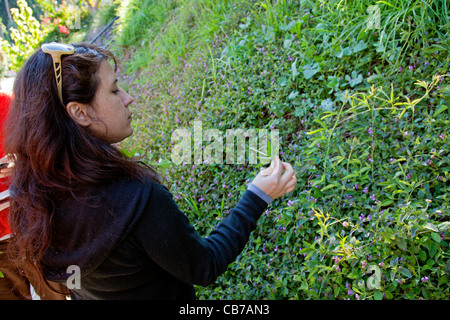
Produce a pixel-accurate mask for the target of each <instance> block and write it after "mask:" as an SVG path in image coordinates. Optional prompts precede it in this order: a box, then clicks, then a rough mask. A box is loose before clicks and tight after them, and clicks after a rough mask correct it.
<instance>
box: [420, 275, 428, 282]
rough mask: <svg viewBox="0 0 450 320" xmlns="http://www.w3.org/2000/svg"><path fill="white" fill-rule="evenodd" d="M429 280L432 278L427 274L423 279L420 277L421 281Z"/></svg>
mask: <svg viewBox="0 0 450 320" xmlns="http://www.w3.org/2000/svg"><path fill="white" fill-rule="evenodd" d="M428 280H430V278H428V277H427V276H425V277H423V278H422V279H420V281H422V282H426V281H428Z"/></svg>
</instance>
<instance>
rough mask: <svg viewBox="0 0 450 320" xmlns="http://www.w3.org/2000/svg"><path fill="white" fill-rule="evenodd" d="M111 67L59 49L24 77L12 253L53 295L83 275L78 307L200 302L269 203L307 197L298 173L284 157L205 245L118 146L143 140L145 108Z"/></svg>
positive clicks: (18, 107)
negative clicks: (110, 302)
mask: <svg viewBox="0 0 450 320" xmlns="http://www.w3.org/2000/svg"><path fill="white" fill-rule="evenodd" d="M111 62H113V63H114V65H115V60H114V57H113V56H112V54H111V53H110V52H109V51H106V50H104V49H101V48H97V47H94V46H91V45H84V44H81V45H74V46H73V47H72V46H68V45H63V44H56V43H51V44H45V45H43V46H42V49H39V50H37V51H36V52H35V53H34V54H33V55H32V56H31V57H30V58H29V59H28V61H27V62H26V63H25V65H24V66H23V67H22V69H21V70H20V72H19V73H18V75H17V78H16V82H15V85H14V95H15V99H14V103H13V105H12V108H11V114H10V116H9V119H8V130H7V140H6V146H7V152H8V153H10V154H14V155H15V156H16V162H15V167H14V173H13V179H12V181H11V188H10V189H11V212H10V215H11V217H10V223H11V228H12V232H13V238H14V241H12V242H11V244H12V246H11V251H10V252H11V254H12V255H14V256H15V257H16V259H17V261H19V262H20V263H21V264H23V265H24V266H26V268H27V269H32V270H34V272H35V273H37V274H39V275H44V277H41V284H42V285H44V284H46V283H48V281H54V282H60V283H65V284H66V280H67V279H70V280H71V281H72V280H73V278H72V276H77V274H75V273H73V274H72V272H73V270H79V271H80V277H79V278H78V279H75V282H73V283H72V285H70V286H69V287H70V288H69V289H71V290H70V293H71V296H72V298H73V299H195V292H194V288H193V284H199V285H208V284H210V283H212V282H214V281H215V279H216V278H217V277H218V276H219V275H220V274H221V273H223V272H224V271H225V270H226V267H227V265H228V264H229V263H231V262H232V261H233V260H234V259H235V258H236V257H237V255H238V254H239V253H240V252H241V251H242V249H243V247H244V246H245V244H246V243H247V241H248V238H249V235H250V233H251V231H252V230H253V229H254V228H255V226H256V221H257V219H258V218H259V216H260V215H261V214H262V212H263V211H264V210H265V209H266V207H267V206H268V203H270V201H271V200H272V199H275V198H278V197H280V196H282V195H284V194H286V193H288V192H290V191H292V190H293V189H294V188H295V183H296V179H295V175H294V171H293V170H292V167H291V166H290V165H289V164H287V163H281V162H280V160H279V159H278V158H276V159H275V164H274V168H268V169H266V170H265V171H264V172H261V173H260V174H258V175H257V176H256V177H255V179H254V180H253V182H252V184H250V186H249V190H247V191H246V192H245V193H244V195H243V196H242V198H241V199H240V200H239V202H238V204H237V205H236V207H235V208H234V209H232V210H231V213H230V214H229V216H228V217H227V218H226V219H224V220H223V221H222V223H220V224H219V225H218V226H217V228H216V229H215V230H214V231H212V232H211V233H210V235H209V236H208V237H207V238H204V239H203V238H200V237H199V235H198V234H197V232H196V231H195V230H194V228H193V227H192V225H191V224H190V223H189V221H188V219H187V217H186V216H185V215H184V214H183V213H182V212H181V211H180V210H179V208H178V206H177V205H176V203H175V202H174V199H173V197H172V195H171V193H170V192H169V190H168V189H167V188H166V187H165V186H163V185H162V184H161V183H160V179H159V176H158V174H157V173H156V172H155V171H154V170H153V169H152V168H150V167H147V166H144V165H143V164H141V163H139V162H137V161H135V160H132V159H129V158H127V157H125V156H124V155H123V154H122V153H121V152H120V151H119V150H118V149H117V148H116V147H115V146H114V143H117V142H119V141H122V140H123V139H125V138H127V137H129V136H130V135H131V134H132V133H133V129H132V127H131V125H130V124H131V119H132V118H131V116H132V112H131V111H130V109H129V105H130V104H131V103H132V101H133V100H132V98H131V97H130V96H129V95H128V94H127V93H126V92H124V91H123V90H122V89H120V88H119V86H118V84H117V80H116V76H115V71H114V69H113V67H112V66H111V64H110V63H111ZM283 168H284V174H283V173H282V171H283ZM67 283H68V282H67Z"/></svg>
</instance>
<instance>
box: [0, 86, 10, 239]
mask: <svg viewBox="0 0 450 320" xmlns="http://www.w3.org/2000/svg"><path fill="white" fill-rule="evenodd" d="M10 102H11V97H10V96H9V95H8V94H6V93H3V92H0V158H3V157H4V156H5V151H4V149H3V129H4V123H5V121H6V118H7V116H8V110H9V104H10ZM8 187H9V184H8V179H7V178H5V179H0V192H2V191H5V190H7V189H8ZM8 214H9V209H5V210H2V211H0V238H1V237H3V236H5V235H7V234H10V233H11V230H10V229H9V222H8Z"/></svg>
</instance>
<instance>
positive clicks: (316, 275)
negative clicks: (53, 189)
mask: <svg viewBox="0 0 450 320" xmlns="http://www.w3.org/2000/svg"><path fill="white" fill-rule="evenodd" d="M187 5H189V1H187V0H186V1H179V2H174V8H175V7H176V8H178V9H177V10H175V9H174V10H173V11H171V12H169V13H168V14H167V19H166V20H165V21H164V22H163V25H164V28H157V29H154V30H153V31H152V32H156V34H152V39H163V38H164V35H165V33H164V32H165V31H166V30H179V32H180V33H184V34H183V35H180V36H181V37H184V38H185V39H187V42H178V43H176V42H173V43H172V45H173V46H175V48H177V49H179V50H172V51H171V50H168V48H170V47H169V46H167V47H164V46H163V43H164V42H158V41H160V40H158V41H156V42H155V43H157V44H161V46H159V48H165V49H164V50H160V51H158V54H154V55H153V54H151V55H149V56H147V58H148V60H146V63H145V64H141V63H139V64H134V61H131V62H130V63H129V64H128V68H127V69H126V70H124V72H123V75H122V78H121V82H122V84H123V85H124V86H125V87H126V89H128V91H129V92H130V93H131V94H132V95H133V96H135V97H136V101H135V103H134V105H133V106H132V109H133V111H134V113H135V116H136V119H135V120H134V126H135V135H134V136H133V137H132V138H130V139H128V140H127V141H125V142H124V143H123V145H122V147H123V148H124V150H128V151H126V152H128V153H129V154H135V153H138V154H140V155H144V154H145V158H144V159H145V161H147V162H148V163H151V164H154V165H156V166H159V169H160V172H161V173H162V174H163V176H164V177H165V178H164V180H165V183H166V185H168V186H169V187H170V189H171V192H172V193H173V194H174V197H175V198H176V199H177V200H178V202H179V206H180V208H181V209H182V210H184V211H185V212H186V214H187V215H188V216H189V217H190V219H191V221H192V222H193V223H194V224H195V226H196V227H197V229H198V230H199V231H200V233H201V234H204V235H206V234H207V233H208V232H209V231H210V230H211V229H212V228H213V227H214V225H215V224H216V223H218V222H219V221H220V220H221V219H223V217H225V216H226V215H227V214H228V213H229V210H230V209H231V208H233V206H234V205H235V204H236V202H237V201H238V200H239V198H240V196H241V195H242V193H243V192H244V191H245V188H246V184H247V183H249V182H250V180H251V179H252V178H253V177H254V176H255V175H256V173H257V172H258V170H259V168H260V167H261V166H262V165H261V164H257V165H251V164H249V163H248V161H247V162H246V163H245V164H239V165H228V164H217V165H206V164H204V163H202V164H184V165H180V166H177V165H174V164H171V163H170V159H171V150H172V148H173V143H172V141H171V134H172V132H173V131H174V130H175V129H177V128H182V127H185V128H192V127H193V121H194V120H201V121H202V123H203V130H207V129H210V128H214V129H218V130H220V131H223V132H224V131H225V130H226V129H237V128H239V127H241V128H243V129H246V128H256V129H259V128H261V129H264V128H265V129H271V128H275V129H278V130H279V131H280V137H281V144H280V145H281V148H280V155H281V158H282V159H284V160H285V161H287V162H289V163H291V164H292V165H293V167H294V169H295V171H296V175H297V178H298V181H299V182H298V186H297V188H296V190H295V191H294V192H292V193H291V194H289V195H287V196H285V197H283V198H281V199H277V200H275V201H274V202H273V204H272V205H271V207H270V208H269V210H267V211H266V212H265V213H264V214H263V216H262V217H261V219H260V221H259V223H258V227H257V229H256V230H255V231H254V233H253V236H252V238H251V240H250V242H249V244H248V245H247V246H246V248H245V249H244V252H243V253H242V254H241V255H240V256H239V257H238V259H237V260H236V261H235V262H234V263H232V264H231V265H230V266H229V269H228V270H227V272H226V273H225V274H224V275H222V276H221V277H220V278H219V280H218V281H217V282H216V283H215V284H214V285H211V286H209V287H207V288H200V287H198V288H197V290H198V297H199V298H200V299H445V298H447V297H448V296H449V294H450V292H449V290H450V288H449V284H448V283H449V281H448V280H449V272H450V256H449V247H448V246H449V237H450V233H449V224H450V222H449V220H450V219H449V217H450V213H449V196H448V195H449V194H450V193H449V191H450V182H449V181H450V180H449V178H450V174H449V153H448V150H449V137H450V129H449V115H450V111H449V109H448V105H449V102H450V101H449V100H450V98H449V90H448V89H449V86H448V74H446V72H448V65H449V62H450V57H449V51H448V46H449V43H448V39H447V38H446V30H445V28H446V27H445V25H448V17H447V16H446V15H445V14H444V12H445V8H446V3H445V1H434V2H432V3H431V2H427V1H413V2H409V1H400V0H398V1H383V2H379V4H378V9H380V16H379V18H380V24H379V29H370V28H369V27H371V26H372V24H369V22H370V21H371V20H370V19H371V17H372V15H373V14H374V13H373V11H370V10H369V11H368V9H369V6H370V5H371V3H369V2H368V1H347V2H343V1H328V2H326V3H325V2H323V1H278V2H277V3H276V4H273V3H271V2H269V1H257V2H256V1H255V2H248V1H246V2H244V1H235V3H233V7H232V10H231V7H229V6H230V5H231V4H228V7H227V4H226V3H225V2H224V3H221V5H223V7H222V8H221V9H220V10H215V11H213V10H211V7H210V6H209V3H208V2H206V1H205V3H203V4H202V6H199V7H198V10H197V11H196V17H197V18H195V19H192V20H190V21H193V22H192V25H191V27H190V28H189V29H177V28H176V27H177V24H178V23H179V22H180V21H186V19H187V13H188V12H189V11H188V10H183V9H180V8H182V7H183V6H187ZM372 9H373V7H372ZM226 12H228V13H227V14H225V13H226ZM409 16H411V17H413V19H409V18H407V17H409ZM169 17H170V18H169ZM200 17H202V18H200ZM130 20H132V18H130ZM127 21H128V20H124V21H123V22H122V23H124V24H125V25H124V26H123V28H126V27H127V25H126V24H127ZM208 21H211V22H210V25H208V23H207V22H208ZM130 23H132V22H130ZM414 24H415V26H414ZM182 25H184V24H182ZM199 25H203V30H210V31H208V32H202V33H201V36H200V32H201V31H199V30H198V28H197V27H198V26H199ZM218 26H219V27H218ZM158 32H160V33H158ZM172 35H173V34H172ZM191 36H192V37H191ZM189 39H195V41H194V40H189ZM155 43H153V45H155ZM166 43H167V42H166ZM186 43H187V46H186V47H184V48H180V47H181V46H185V45H186ZM178 46H180V47H178ZM147 49H148V46H147V44H146V43H143V48H142V51H145V50H147ZM173 61H176V63H174V62H173ZM141 62H142V61H141ZM138 66H139V67H138ZM130 70H132V71H133V72H138V71H139V74H138V76H136V75H135V74H133V72H130ZM146 152H147V153H146ZM224 158H225V157H224Z"/></svg>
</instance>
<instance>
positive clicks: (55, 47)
mask: <svg viewBox="0 0 450 320" xmlns="http://www.w3.org/2000/svg"><path fill="white" fill-rule="evenodd" d="M41 49H42V51H44V52H45V53H48V54H50V55H51V56H52V59H53V69H54V71H55V79H56V86H57V88H58V97H59V100H60V101H61V104H62V105H63V106H64V102H63V97H62V74H61V56H62V55H63V54H66V55H70V54H73V53H74V52H75V48H74V46H72V45H69V44H65V43H57V42H51V43H44V44H43V45H42V46H41Z"/></svg>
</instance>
